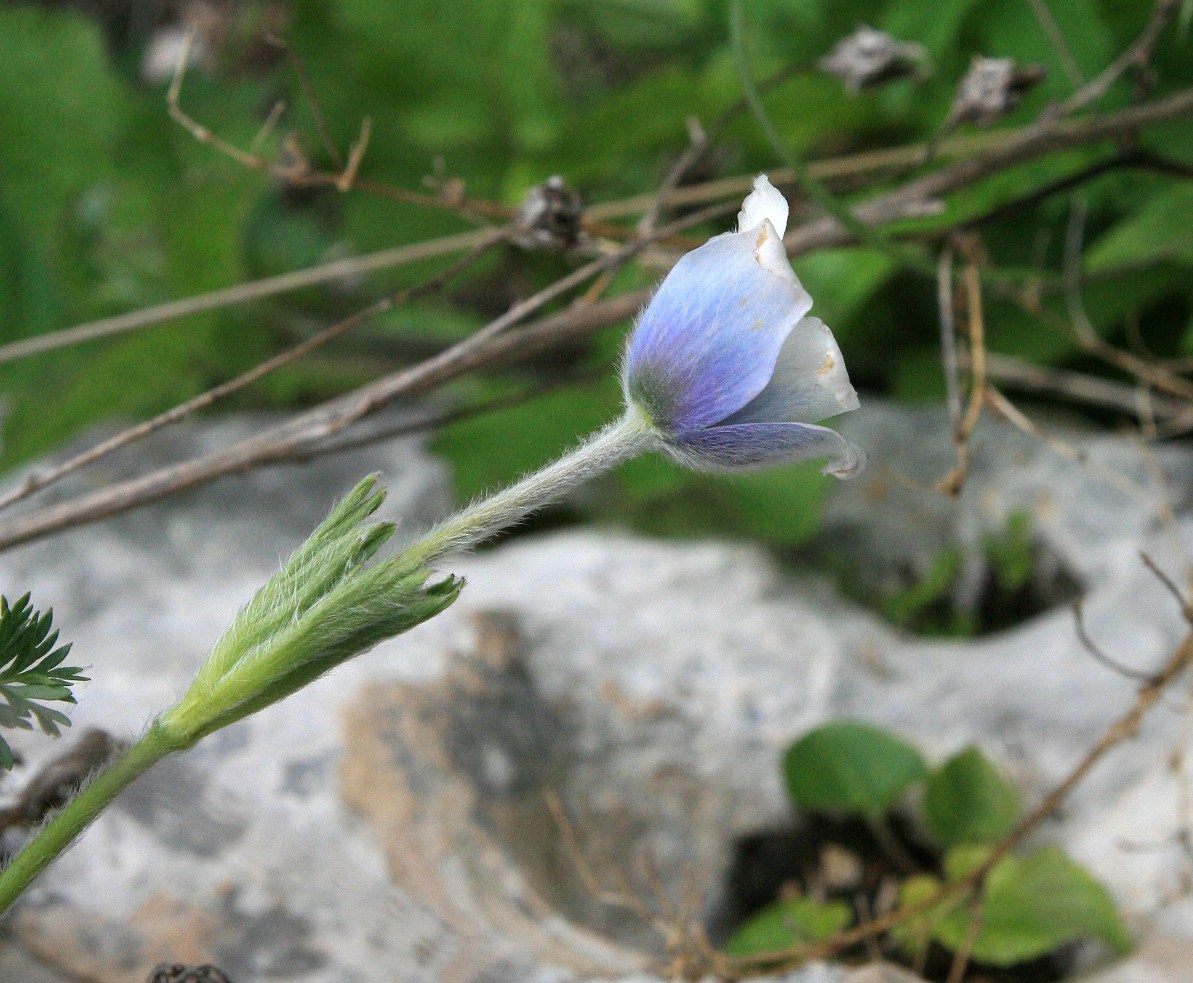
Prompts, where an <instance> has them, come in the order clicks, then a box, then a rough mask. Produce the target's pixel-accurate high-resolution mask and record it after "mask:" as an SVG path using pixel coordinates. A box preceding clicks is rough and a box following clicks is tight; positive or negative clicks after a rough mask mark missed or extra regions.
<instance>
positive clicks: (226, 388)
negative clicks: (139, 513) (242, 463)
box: [0, 230, 505, 509]
mask: <svg viewBox="0 0 1193 983" xmlns="http://www.w3.org/2000/svg"><path fill="white" fill-rule="evenodd" d="M504 238H505V231H504V230H496V231H494V232H491V233H490V234H489V235H488V237H487V238H486V239H485V240H482V241H481V242H480V243H478V244H477V245H476V246H475V247H474V248H473V249H472V250H470V251H469V252H468V253H467V254H466V255H465V256H463V257H462V258H460V259H458V260H457V261H456V262H454V263H452V264H451V265H450V266H448V267H447V268H446V269H444V270H443V271H441V272H440V273H438V274H436V275H435V276H433V277H431V278H430V279H429V280H425V281H423V282H422V283H420V284H418V285H417V286H414V287H408V288H406V289H404V290H399V291H397V292H396V293H393V294H390V295H389V296H388V297H382V298H381V299H380V300H378V301H375V302H373V303H372V304H370V305H369V306H368V307H366V308H364V309H362V310H359V311H357V312H356V313H355V314H353V315H351V316H350V317H346V318H344V319H343V320H342V321H338V322H336V323H335V324H333V325H332V326H331V327H329V328H326V329H325V330H323V331H321V332H319V333H318V334H317V335H314V336H313V337H311V338H308V339H307V340H306V341H303V342H300V343H299V344H297V345H294V346H293V347H291V348H288V349H286V350H285V351H283V352H280V353H278V354H277V355H274V356H273V357H272V358H268V359H266V360H265V361H263V362H260V363H258V364H257V365H255V366H253V368H251V369H249V370H248V371H246V372H242V373H241V374H240V375H238V376H236V377H234V378H232V379H229V380H228V381H226V382H223V383H220V384H219V385H218V386H214V387H212V388H211V389H208V390H207V391H205V392H202V393H200V394H199V395H198V396H195V397H193V398H192V399H188V400H186V401H184V402H182V403H179V404H178V405H177V406H175V407H173V408H171V409H169V410H166V411H165V412H164V413H159V414H158V415H157V416H155V417H153V418H151V419H149V420H145V421H144V422H143V423H139V424H137V425H136V426H133V427H128V428H127V429H125V430H122V431H121V432H120V433H118V434H115V435H114V436H112V437H110V438H108V439H107V440H104V441H101V442H100V443H98V444H96V445H95V446H94V447H90V448H88V449H87V450H85V451H83V452H82V453H80V454H76V455H75V456H74V457H71V458H68V459H67V460H65V461H63V462H62V463H61V464H57V465H55V466H54V467H51V468H46V469H44V470H41V471H37V472H34V473H33V474H31V475H29V476H28V477H26V478H25V479H24V480H23V481H22V482H21V483H20V484H19V485H17V486H16V487H15V488H11V489H9V491H7V492H5V493H4V494H0V509H5V508H8V507H9V506H11V505H14V504H15V503H17V502H19V501H21V500H23V499H25V498H28V497H29V496H30V495H33V494H35V493H36V492H38V491H41V490H42V489H43V488H48V487H49V486H50V485H53V484H55V483H57V482H59V481H61V480H62V479H63V478H65V477H66V476H67V475H70V474H73V473H74V472H76V471H78V470H80V469H81V468H84V467H86V466H88V465H90V464H94V463H95V462H96V461H98V460H100V459H102V458H104V457H107V456H108V455H109V454H112V453H114V452H115V451H117V450H120V449H121V448H122V447H127V446H128V445H130V444H132V443H135V442H136V441H138V440H142V439H144V438H145V437H148V436H149V435H150V434H151V433H154V432H156V431H158V430H160V429H162V428H163V427H167V426H170V425H171V424H174V423H178V422H179V421H181V420H183V419H185V418H186V417H188V416H190V415H192V414H194V413H198V412H199V411H201V410H204V409H207V407H209V406H211V405H213V404H214V403H217V402H219V401H220V400H221V399H226V398H227V397H228V396H231V395H232V394H233V393H236V392H239V391H240V390H242V389H244V388H246V387H248V386H251V385H253V384H254V383H256V382H259V381H260V380H261V379H263V378H264V377H265V376H267V375H269V374H270V373H271V372H275V371H276V370H278V369H280V368H282V367H284V366H286V365H290V364H291V363H292V362H296V361H298V360H299V359H300V358H303V357H304V356H306V355H309V354H310V353H311V352H313V351H315V350H316V349H318V348H321V347H323V346H324V345H326V344H328V343H329V342H331V341H334V340H335V339H336V338H339V337H340V336H341V335H344V334H347V333H348V332H349V331H351V330H352V329H353V328H356V327H359V326H360V325H361V324H364V323H365V322H366V321H370V320H372V319H373V318H376V317H380V316H381V315H382V314H385V313H386V312H388V311H391V310H393V309H394V308H395V307H398V306H400V305H401V304H405V303H407V302H408V301H411V300H413V299H415V298H417V297H422V296H425V295H427V294H429V293H433V292H434V291H436V290H438V289H440V287H442V286H443V285H444V284H445V283H447V282H448V281H449V280H450V279H451V278H452V277H454V276H455V275H457V274H458V273H460V272H461V271H462V270H464V269H467V268H468V267H469V266H470V265H472V263H473V262H474V261H475V260H476V258H477V257H478V256H480V255H481V254H482V253H484V252H485V251H486V250H487V249H489V248H491V247H492V246H494V245H496V244H497V243H498V242H501V241H503V240H504Z"/></svg>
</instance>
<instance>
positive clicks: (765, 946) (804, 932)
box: [725, 897, 853, 956]
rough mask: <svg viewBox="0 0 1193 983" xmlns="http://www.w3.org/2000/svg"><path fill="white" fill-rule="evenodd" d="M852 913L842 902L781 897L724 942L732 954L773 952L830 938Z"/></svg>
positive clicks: (846, 923)
mask: <svg viewBox="0 0 1193 983" xmlns="http://www.w3.org/2000/svg"><path fill="white" fill-rule="evenodd" d="M852 918H853V912H852V910H851V909H850V907H849V905H847V904H846V903H845V902H844V901H829V902H821V901H813V900H812V899H811V898H803V897H796V898H784V899H783V900H781V901H776V902H775V903H774V904H770V905H767V906H766V907H765V908H763V909H762V910H761V911H759V912H758V913H757V914H756V915H754V916H753V917H752V918H750V919H749V920H748V921H746V922H745V923H744V924H743V925H741V926H740V927H739V928H738V929H737V931H736V932H734V933H733V935H732V936H731V937H730V939H729V941H728V943H726V945H725V951H726V952H727V953H729V954H730V955H734V956H745V955H749V954H751V953H755V952H772V951H774V950H775V949H783V948H786V947H788V946H792V945H799V944H801V943H804V942H821V941H823V940H825V939H830V938H832V937H833V936H834V935H836V934H837V933H838V932H839V931H841V929H843V928H844V927H845V926H846V925H848V924H849V922H850V920H851V919H852Z"/></svg>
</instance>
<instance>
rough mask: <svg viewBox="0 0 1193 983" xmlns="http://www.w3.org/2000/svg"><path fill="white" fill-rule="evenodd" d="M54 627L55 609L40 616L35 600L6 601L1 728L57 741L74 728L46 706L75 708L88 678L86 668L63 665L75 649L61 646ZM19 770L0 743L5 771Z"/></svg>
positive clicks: (0, 601) (0, 600) (0, 660)
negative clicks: (76, 689) (77, 690)
mask: <svg viewBox="0 0 1193 983" xmlns="http://www.w3.org/2000/svg"><path fill="white" fill-rule="evenodd" d="M53 622H54V612H53V609H49V610H47V611H46V612H45V613H44V614H43V613H41V612H39V611H36V610H35V609H34V607H33V602H32V601H31V600H30V599H29V594H25V595H24V596H23V597H21V598H20V599H19V600H18V601H17V602H16V603H15V604H12V605H10V604H9V603H8V598H6V597H2V596H0V700H2V702H0V727H8V728H19V729H21V730H33V728H34V725H36V726H37V727H38V728H39V729H40V730H41V731H42V733H44V734H48V735H49V736H51V737H57V736H58V735H59V733H60V732H61V731H60V728H62V727H69V726H70V718H69V717H68V716H67V715H66V714H65V713H63V712H62V711H61V710H57V709H55V708H54V707H49V706H45V704H47V703H74V702H75V698H74V694H72V693H71V689H70V688H71V686H72V685H73V684H74V683H83V682H86V681H87V677H86V676H84V675H82V671H83V670H82V669H81V668H78V667H76V666H64V665H63V664H62V663H63V662H64V661H65V660H66V657H67V656H68V655H69V654H70V643H69V642H68V643H66V644H65V645H58V632H57V631H56V630H53ZM55 646H57V647H56V648H55ZM13 764H14V758H13V753H12V749H11V748H10V747H9V746H8V742H7V741H5V740H4V738H3V737H0V768H4V769H6V770H7V769H10V768H12V766H13Z"/></svg>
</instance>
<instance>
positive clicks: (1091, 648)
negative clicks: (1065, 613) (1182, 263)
mask: <svg viewBox="0 0 1193 983" xmlns="http://www.w3.org/2000/svg"><path fill="white" fill-rule="evenodd" d="M1073 622H1074V627H1075V628H1076V631H1077V640H1078V641H1079V642H1081V647H1082V648H1084V649H1085V650H1086V651H1087V652H1088V653H1089V654H1090V655H1091V656H1093V659H1094V661H1095V662H1100V663H1102V665H1104V666H1105V667H1106V668H1107V669H1110V670H1111V671H1112V672H1116V673H1118V674H1119V675H1120V676H1125V677H1126V678H1127V679H1134V680H1136V681H1137V682H1147V681H1149V680H1151V679H1152V678H1153V675H1154V674H1153V673H1150V672H1143V671H1142V670H1139V669H1131V668H1130V667H1128V666H1125V665H1123V664H1122V663H1121V662H1119V661H1118V660H1117V659H1114V658H1111V657H1110V656H1109V655H1108V654H1107V653H1106V652H1105V651H1104V650H1103V649H1102V648H1101V647H1100V646H1098V645H1097V644H1095V643H1094V640H1093V639H1092V638H1091V637H1090V634H1089V631H1088V630H1087V629H1086V627H1085V605H1084V604H1083V603H1082V602H1081V600H1080V599H1078V600H1076V601H1074V602H1073Z"/></svg>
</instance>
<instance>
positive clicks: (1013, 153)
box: [0, 89, 1193, 550]
mask: <svg viewBox="0 0 1193 983" xmlns="http://www.w3.org/2000/svg"><path fill="white" fill-rule="evenodd" d="M1190 114H1193V89H1190V90H1186V91H1183V92H1180V93H1177V94H1176V95H1173V96H1171V97H1169V98H1167V99H1163V100H1159V101H1156V102H1153V103H1149V104H1146V105H1141V106H1135V107H1131V108H1129V109H1126V110H1122V111H1120V112H1117V113H1113V114H1109V115H1107V116H1104V117H1098V118H1094V119H1091V120H1079V121H1061V122H1058V123H1056V124H1053V125H1050V126H1048V127H1046V128H1043V129H1042V130H1039V131H1038V132H1028V131H1020V132H1019V133H1017V134H1014V135H1013V136H1012V137H1010V138H1009V139H1007V140H1006V141H1004V142H1003V143H1001V144H998V145H996V146H994V147H992V148H991V149H989V150H987V151H986V152H984V153H981V154H979V155H977V156H976V157H974V158H971V159H966V160H962V161H958V162H956V163H955V164H952V165H949V166H946V167H943V168H941V169H940V170H938V171H936V172H934V173H932V174H929V175H926V176H924V177H922V178H917V179H914V180H912V181H910V182H908V183H907V184H905V185H903V186H902V187H900V188H898V189H895V190H894V191H892V192H889V193H887V194H884V195H880V196H878V197H876V198H874V199H871V200H870V201H868V202H866V203H863V204H862V205H860V206H859V207H858V209H857V212H856V214H857V215H858V216H859V218H861V219H862V220H863V221H870V222H879V221H883V220H884V216H891V215H899V214H901V213H905V212H906V210H907V209H908V208H915V207H922V206H923V204H924V203H925V202H926V201H928V200H930V199H932V198H933V197H934V196H935V195H937V194H939V193H942V192H944V191H947V190H952V189H955V188H957V187H961V186H963V185H964V184H966V183H970V182H972V181H976V180H980V179H981V178H982V177H984V176H986V175H988V174H990V173H993V172H995V171H997V170H998V169H1000V168H1001V167H1006V166H1011V165H1012V164H1016V163H1021V162H1023V161H1025V160H1029V159H1032V158H1033V157H1036V156H1040V155H1042V154H1046V153H1049V152H1052V151H1054V150H1059V149H1064V148H1066V147H1070V146H1074V145H1078V144H1082V143H1087V142H1091V141H1096V140H1100V139H1104V138H1108V137H1113V136H1117V135H1121V134H1124V133H1129V132H1133V131H1134V130H1136V129H1138V128H1140V127H1143V126H1147V125H1150V124H1153V123H1158V122H1163V121H1167V120H1170V119H1175V118H1179V117H1182V116H1186V115H1190ZM356 186H357V187H359V186H360V185H359V182H357V184H356ZM726 207H727V206H718V207H717V208H715V209H710V212H709V214H711V213H718V214H719V213H720V212H723V211H724V210H725V208H726ZM707 217H708V214H697V215H695V216H691V217H689V219H685V220H684V221H683V222H682V223H673V224H672V225H671V226H669V227H667V228H666V229H664V230H661V232H660V233H659V234H656V236H654V237H652V238H653V239H655V240H659V239H662V238H664V235H663V233H666V234H672V233H673V232H676V231H679V230H680V229H682V228H686V227H688V226H689V225H692V224H696V223H697V222H698V221H701V220H703V219H706V218H707ZM842 232H843V230H842V229H840V228H839V227H838V226H837V225H836V222H835V220H834V219H831V218H828V219H817V220H815V221H812V222H809V223H806V224H804V225H802V226H800V227H798V228H796V229H795V230H793V232H792V233H790V234H789V235H788V237H787V241H788V244H789V248H790V251H791V252H792V253H793V254H799V253H802V252H806V251H809V250H811V249H816V248H826V247H829V246H833V245H843V244H845V243H847V242H848V233H845V235H844V236H842ZM644 244H645V243H644V241H633V242H631V243H628V244H626V245H625V246H622V247H621V248H620V249H619V250H616V251H615V252H613V253H611V254H609V255H607V256H606V257H604V258H602V259H601V260H598V261H597V262H596V263H593V264H589V265H588V266H586V267H584V268H582V269H581V270H578V271H576V273H575V274H573V275H572V276H571V277H569V278H567V280H566V282H565V281H561V282H560V283H559V284H556V285H555V286H554V287H552V288H549V290H548V291H547V292H544V293H543V294H541V295H537V296H536V298H531V299H530V301H527V302H524V303H523V304H521V305H516V306H515V308H514V309H511V311H510V312H509V314H508V315H507V316H506V317H504V318H501V319H498V322H494V324H491V325H489V326H487V327H486V328H485V329H482V331H481V332H480V333H478V334H477V335H475V336H473V337H472V338H470V339H466V340H465V341H463V342H460V343H459V344H458V345H456V346H453V347H452V348H451V349H448V350H447V351H445V352H443V353H441V354H440V355H438V356H435V357H433V358H431V359H428V360H426V361H424V362H422V363H420V364H419V365H416V366H413V367H411V368H409V369H405V370H402V371H400V372H397V373H394V374H392V375H390V376H387V377H385V378H384V379H381V380H378V381H377V382H376V383H373V384H370V385H368V386H365V387H363V388H362V389H360V390H358V391H357V392H355V393H350V394H347V395H345V396H342V397H338V398H336V399H333V400H331V401H329V402H328V403H326V404H324V405H322V406H319V407H315V408H314V409H312V410H308V411H306V412H305V413H301V414H299V415H297V416H296V417H295V418H294V419H292V420H291V421H289V422H287V423H284V424H281V425H279V426H277V427H274V428H271V429H269V430H267V431H265V432H263V433H262V434H259V435H257V436H256V437H252V438H248V439H247V440H244V441H241V442H240V443H238V444H235V445H233V446H232V447H229V448H225V449H223V450H221V451H217V452H215V453H213V454H210V455H207V456H206V457H203V458H198V459H195V460H191V461H184V462H181V463H179V464H176V465H171V466H168V467H166V468H162V469H159V470H158V471H155V472H151V473H150V474H147V475H143V476H140V477H138V478H135V479H131V480H129V481H125V482H121V483H118V484H116V485H112V486H110V487H108V488H104V489H100V490H98V491H95V492H92V493H89V494H85V495H81V496H79V497H78V498H76V499H74V500H71V501H68V502H63V503H60V504H58V505H55V506H52V507H49V508H45V509H40V510H37V511H35V512H31V513H28V514H26V515H23V516H20V517H17V518H15V519H12V520H9V521H8V522H5V523H0V550H4V549H7V548H10V547H12V546H15V545H17V544H19V543H23V542H28V541H29V540H31V539H35V538H38V537H40V536H44V535H48V534H49V533H51V532H55V531H58V530H60V529H64V528H70V527H73V526H77V525H81V524H84V523H87V522H92V521H96V520H98V519H102V518H106V517H108V516H111V515H114V514H117V513H119V512H123V511H126V510H127V509H129V508H135V507H137V506H139V505H142V504H146V503H148V502H151V501H157V500H159V499H161V498H163V497H165V496H167V495H170V494H172V493H174V492H176V491H180V490H183V489H186V488H192V487H195V486H197V485H201V484H204V483H206V482H208V481H211V480H214V479H216V478H218V477H221V476H224V475H228V474H233V473H238V472H242V471H245V470H249V469H251V468H253V467H256V466H259V465H264V464H269V463H273V462H276V461H279V460H285V459H286V458H287V457H288V456H290V455H292V454H293V453H295V452H296V451H298V450H300V449H302V448H303V447H304V446H310V444H311V443H312V442H314V441H317V440H319V439H322V438H324V437H326V436H328V435H329V434H333V433H336V432H338V431H340V430H342V429H343V428H344V427H346V426H348V425H350V424H351V423H353V422H355V421H356V420H358V419H361V418H362V417H363V416H366V415H368V414H369V413H371V412H373V411H375V410H376V409H379V408H381V407H382V406H385V405H388V404H389V403H391V402H393V401H394V400H396V399H399V398H406V397H409V396H412V395H415V394H418V393H421V392H425V391H426V390H427V389H429V388H431V387H433V386H434V385H438V384H440V383H442V382H444V381H446V380H447V379H450V378H454V377H455V376H457V375H459V374H460V373H462V372H466V371H470V370H471V369H473V368H476V367H478V366H479V365H483V364H486V362H487V361H488V360H490V359H507V358H510V357H511V349H510V344H509V339H508V338H504V339H502V342H503V343H502V344H499V345H490V344H489V342H490V340H491V339H493V337H494V335H495V334H497V333H500V332H502V331H504V330H505V329H506V328H507V327H509V326H511V325H512V324H513V323H516V321H518V320H520V319H521V318H523V317H525V316H527V315H528V314H529V313H531V312H533V310H536V309H537V308H538V307H539V306H541V304H542V303H546V302H547V300H549V299H551V298H553V297H555V296H559V295H560V294H561V293H563V292H565V291H566V290H567V289H570V287H571V286H572V285H574V284H575V283H579V282H582V281H583V279H584V278H585V277H586V276H591V275H596V274H597V273H599V272H600V271H601V270H602V269H604V268H607V267H606V266H605V264H609V265H612V264H613V263H616V262H619V261H620V257H621V256H623V255H625V254H626V252H627V251H628V252H629V253H636V252H637V251H638V250H640V249H641V248H643V246H644ZM648 296H649V292H648V291H639V292H635V293H633V294H630V295H626V296H624V297H619V298H615V299H613V300H610V301H606V302H602V303H599V304H592V305H589V306H588V307H586V308H584V309H575V310H572V311H569V312H567V313H566V314H564V315H560V316H558V317H556V318H550V319H548V320H547V321H546V322H544V323H543V324H541V325H539V326H537V327H538V328H541V329H544V330H539V331H536V332H530V333H524V332H518V333H517V336H516V341H517V342H518V343H519V344H522V345H528V344H532V343H533V344H535V345H549V344H550V343H551V340H552V339H553V338H556V339H564V338H576V337H580V336H582V335H584V334H586V333H589V332H591V331H595V330H598V329H599V328H602V327H606V326H608V325H610V324H613V323H616V322H617V321H618V320H622V319H624V318H626V317H627V316H629V315H630V314H632V313H633V312H634V311H635V310H636V309H638V308H639V307H640V306H641V305H642V304H643V303H644V302H645V301H646V299H647V298H648ZM1037 313H1038V312H1037ZM544 332H545V333H544ZM1100 354H1102V355H1103V357H1106V358H1108V359H1111V360H1112V361H1113V362H1114V363H1115V364H1119V366H1120V367H1123V368H1124V369H1125V370H1127V371H1134V372H1135V373H1137V374H1138V375H1139V377H1140V378H1144V379H1146V380H1147V381H1149V382H1150V383H1152V384H1154V385H1156V386H1157V387H1158V388H1161V389H1163V390H1165V391H1167V392H1172V393H1174V394H1175V395H1181V396H1185V395H1188V392H1193V385H1190V384H1188V383H1185V382H1184V381H1183V380H1176V379H1173V378H1172V377H1171V376H1170V374H1168V373H1165V372H1163V371H1160V370H1156V369H1155V368H1154V367H1151V366H1148V365H1147V364H1146V363H1143V362H1142V360H1139V359H1137V358H1135V359H1133V360H1132V359H1131V358H1129V357H1127V356H1126V355H1121V356H1120V355H1119V354H1118V353H1116V352H1113V351H1111V352H1100ZM1184 390H1187V391H1188V392H1186V391H1184Z"/></svg>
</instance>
